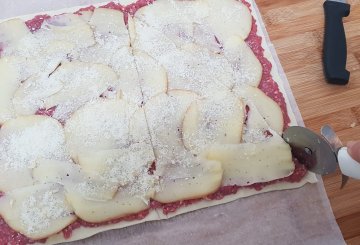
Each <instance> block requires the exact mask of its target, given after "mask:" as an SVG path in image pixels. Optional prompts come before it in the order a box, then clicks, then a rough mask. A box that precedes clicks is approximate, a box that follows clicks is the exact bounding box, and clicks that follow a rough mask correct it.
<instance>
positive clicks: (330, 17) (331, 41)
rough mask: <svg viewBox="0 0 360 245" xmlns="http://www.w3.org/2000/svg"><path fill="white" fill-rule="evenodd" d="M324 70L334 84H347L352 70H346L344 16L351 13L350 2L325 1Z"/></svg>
mask: <svg viewBox="0 0 360 245" xmlns="http://www.w3.org/2000/svg"><path fill="white" fill-rule="evenodd" d="M324 10H325V35H324V57H323V59H324V60H323V61H324V72H325V77H326V80H327V81H328V82H329V83H332V84H339V85H345V84H347V83H348V82H349V78H350V72H349V71H347V70H346V57H347V48H346V37H345V30H344V24H343V21H342V19H343V17H346V16H348V15H349V14H350V4H346V3H340V2H335V1H325V3H324Z"/></svg>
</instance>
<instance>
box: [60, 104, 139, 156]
mask: <svg viewBox="0 0 360 245" xmlns="http://www.w3.org/2000/svg"><path fill="white" fill-rule="evenodd" d="M136 110H137V106H136V105H134V104H132V103H128V102H126V101H124V100H103V99H99V100H97V101H94V102H91V103H88V104H86V105H85V106H83V107H82V108H80V109H79V110H77V111H76V112H75V113H74V114H73V115H72V116H71V117H70V119H68V120H67V122H66V124H65V135H66V143H67V147H68V149H69V152H70V155H71V157H72V158H73V160H74V161H76V162H78V155H79V154H87V153H88V152H96V151H100V150H108V149H117V148H120V147H123V146H125V145H127V144H128V142H129V137H130V136H129V121H130V118H131V116H132V115H133V114H134V112H135V111H136Z"/></svg>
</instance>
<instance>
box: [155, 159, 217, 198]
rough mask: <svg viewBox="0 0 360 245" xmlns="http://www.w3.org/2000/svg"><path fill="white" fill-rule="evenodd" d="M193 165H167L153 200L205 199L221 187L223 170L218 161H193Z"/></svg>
mask: <svg viewBox="0 0 360 245" xmlns="http://www.w3.org/2000/svg"><path fill="white" fill-rule="evenodd" d="M192 162H193V163H195V164H194V165H192V166H191V165H190V166H184V165H181V164H179V165H168V166H167V168H166V169H165V171H164V173H163V174H162V176H161V181H160V190H159V191H157V192H156V194H155V197H154V199H155V200H157V201H159V202H161V203H171V202H176V201H183V200H190V199H196V198H201V197H205V196H207V195H208V194H211V193H213V192H215V191H216V190H217V189H218V188H219V187H220V185H221V180H222V175H223V170H222V167H221V163H220V162H218V161H207V160H203V159H201V160H195V159H192Z"/></svg>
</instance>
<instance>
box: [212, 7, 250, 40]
mask: <svg viewBox="0 0 360 245" xmlns="http://www.w3.org/2000/svg"><path fill="white" fill-rule="evenodd" d="M206 2H207V3H208V4H209V7H210V8H209V16H208V17H207V18H206V22H207V24H208V25H209V26H210V27H211V28H212V30H213V32H214V35H215V36H216V37H217V38H218V39H219V41H220V42H221V43H224V42H225V41H226V40H227V39H228V38H230V37H232V36H237V37H240V38H241V39H243V40H245V39H246V38H247V37H248V35H249V33H250V31H251V27H252V15H251V13H250V10H249V9H248V7H246V6H245V5H244V4H243V3H241V2H239V1H236V0H222V1H213V0H206Z"/></svg>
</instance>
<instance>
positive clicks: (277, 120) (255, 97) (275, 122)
mask: <svg viewBox="0 0 360 245" xmlns="http://www.w3.org/2000/svg"><path fill="white" fill-rule="evenodd" d="M233 91H234V92H235V94H236V95H238V96H240V97H241V98H243V99H244V100H245V101H251V102H252V103H254V105H255V106H256V108H257V109H258V111H259V113H260V114H261V115H262V117H263V118H264V119H265V121H266V122H267V124H268V125H269V126H270V128H271V129H273V130H275V131H276V132H277V133H278V134H279V135H281V134H282V132H283V128H284V118H283V114H282V111H281V108H280V106H279V105H278V104H277V103H276V102H275V101H274V100H272V99H271V98H270V97H268V96H267V95H266V94H265V93H264V92H262V91H261V90H260V89H258V88H254V87H251V86H240V87H234V90H233Z"/></svg>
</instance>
